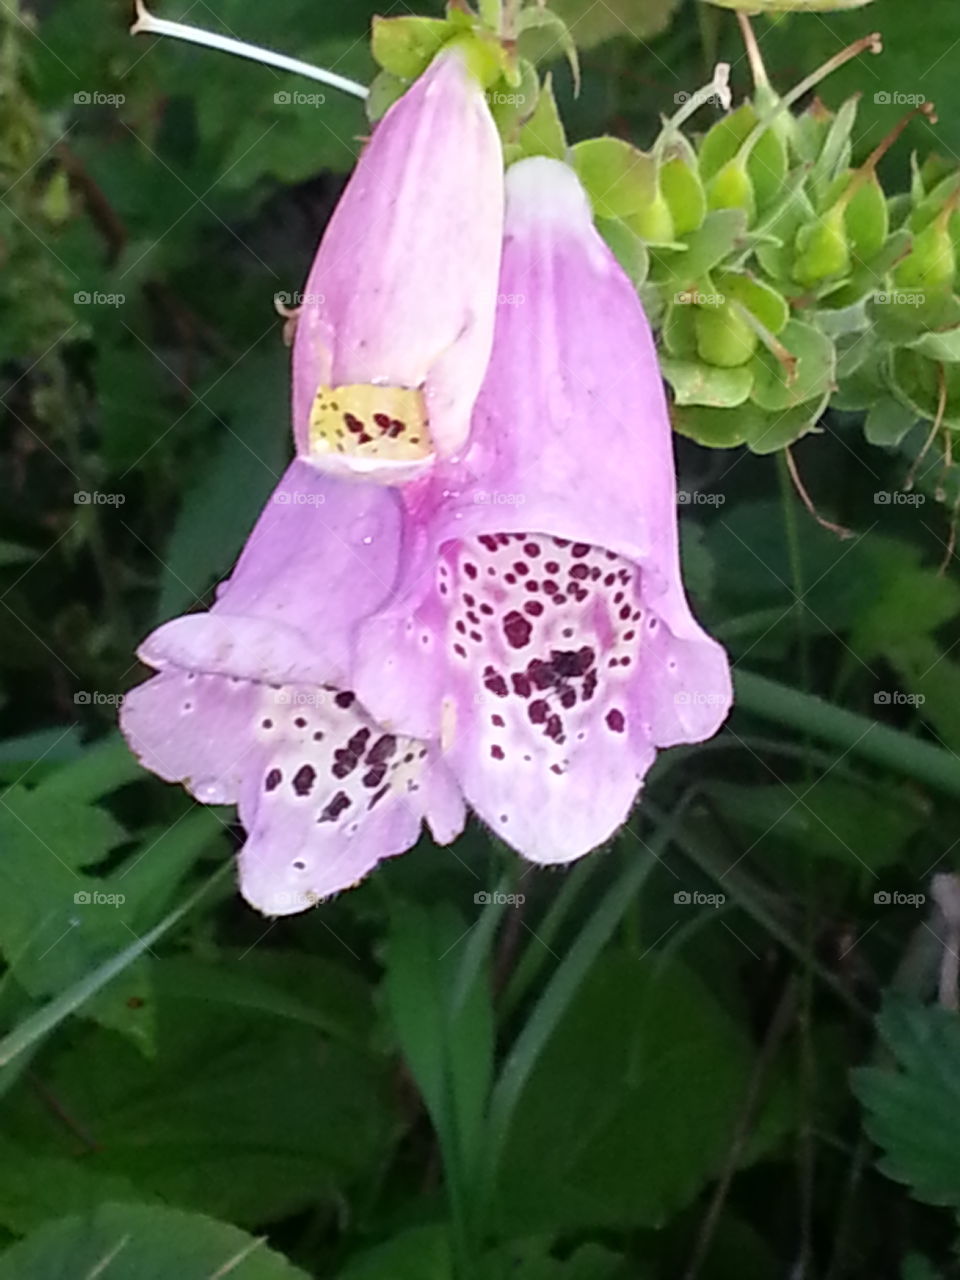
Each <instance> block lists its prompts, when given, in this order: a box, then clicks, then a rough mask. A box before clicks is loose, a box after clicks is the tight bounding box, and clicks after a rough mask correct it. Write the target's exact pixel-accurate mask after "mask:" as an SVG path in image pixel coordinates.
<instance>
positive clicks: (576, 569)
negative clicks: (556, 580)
mask: <svg viewBox="0 0 960 1280" xmlns="http://www.w3.org/2000/svg"><path fill="white" fill-rule="evenodd" d="M589 576H590V566H589V565H585V564H575V565H574V566H573V568H572V569H571V570H570V577H571V578H576V579H577V581H578V582H583V580H584V579H585V578H589Z"/></svg>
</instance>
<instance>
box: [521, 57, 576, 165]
mask: <svg viewBox="0 0 960 1280" xmlns="http://www.w3.org/2000/svg"><path fill="white" fill-rule="evenodd" d="M518 142H519V145H520V152H519V154H520V155H522V156H550V157H551V158H552V159H554V160H562V159H563V158H564V157H565V156H566V154H567V138H566V134H565V133H564V131H563V121H562V120H561V119H560V113H559V111H558V110H557V101H556V98H555V97H554V96H553V82H552V79H551V77H550V76H547V77H546V79H545V80H544V82H543V87H542V89H541V90H540V96H539V97H538V98H537V107H536V110H535V111H534V113H533V115H532V116H531V117H530V119H529V120H528V121H527V122H526V124H525V125H524V126H523V127H522V129H521V130H520V135H519V138H518Z"/></svg>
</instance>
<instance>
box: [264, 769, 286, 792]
mask: <svg viewBox="0 0 960 1280" xmlns="http://www.w3.org/2000/svg"><path fill="white" fill-rule="evenodd" d="M282 781H283V774H282V773H281V772H280V770H279V769H271V770H270V772H269V773H268V774H267V779H266V782H264V784H263V788H264V790H265V791H276V789H277V787H279V785H280V783H281V782H282Z"/></svg>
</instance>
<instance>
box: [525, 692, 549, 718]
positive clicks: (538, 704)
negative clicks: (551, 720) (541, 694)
mask: <svg viewBox="0 0 960 1280" xmlns="http://www.w3.org/2000/svg"><path fill="white" fill-rule="evenodd" d="M549 710H550V707H549V705H548V703H547V700H546V698H537V699H535V700H534V701H533V702H531V703H530V705H529V707H527V715H528V716H529V717H530V723H531V724H545V723H546V719H547V712H548V711H549Z"/></svg>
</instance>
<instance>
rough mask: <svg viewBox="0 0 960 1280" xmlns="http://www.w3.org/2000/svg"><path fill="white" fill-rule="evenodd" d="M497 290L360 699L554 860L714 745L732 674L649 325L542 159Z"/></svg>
mask: <svg viewBox="0 0 960 1280" xmlns="http://www.w3.org/2000/svg"><path fill="white" fill-rule="evenodd" d="M500 293H501V306H500V308H499V312H498V320H497V330H496V335H495V340H494V349H493V354H492V356H491V362H490V366H489V369H488V372H487V377H486V380H485V383H484V387H483V389H482V391H481V395H480V397H479V400H478V402H477V407H476V410H475V413H474V423H473V429H472V433H471V441H470V448H469V451H468V453H467V455H466V457H465V459H464V461H463V464H462V465H460V466H458V467H456V468H454V467H450V468H447V469H446V470H445V471H444V472H442V473H437V474H436V475H435V476H434V477H432V479H431V487H430V489H429V494H428V495H427V496H424V493H420V494H418V495H417V502H418V511H419V524H420V536H419V540H416V541H414V540H411V539H408V541H407V546H408V550H407V553H406V555H405V573H404V579H403V582H402V583H401V585H400V587H399V588H398V592H397V594H396V596H395V597H394V599H393V601H392V603H391V604H390V605H389V606H387V607H385V608H384V609H383V610H382V611H381V612H379V613H378V614H377V615H375V616H373V617H371V618H370V619H368V620H367V622H366V623H364V625H363V627H362V629H361V640H360V661H359V672H358V675H357V680H356V683H355V687H356V688H357V690H358V692H359V693H360V694H361V696H362V697H363V699H364V701H365V703H366V705H367V706H369V707H370V708H371V710H372V711H373V712H374V713H376V714H377V715H378V716H380V717H381V718H384V719H388V720H389V721H391V722H392V723H394V724H395V725H397V726H398V727H400V728H402V729H404V730H405V731H407V732H411V733H416V734H417V735H419V736H427V735H429V734H430V733H431V732H436V730H435V728H433V727H432V726H435V725H436V723H437V721H438V720H439V722H440V723H441V725H443V726H444V729H443V731H442V742H443V745H444V746H445V747H446V750H447V759H448V760H449V762H450V763H451V765H452V766H453V768H454V770H455V772H456V774H457V776H458V777H459V778H460V780H461V782H462V784H463V786H464V789H465V792H466V795H467V798H468V800H469V801H470V802H471V803H472V804H473V805H474V807H475V808H476V809H477V810H478V812H480V813H481V814H482V815H483V816H484V817H485V818H486V819H487V821H488V822H490V823H491V825H493V826H494V828H495V829H496V830H497V831H498V834H500V835H501V836H502V837H503V838H504V839H505V840H507V841H509V842H510V843H512V844H514V845H515V847H516V848H518V849H519V850H520V852H522V853H523V854H525V855H526V856H528V857H531V858H534V859H536V860H538V861H540V860H542V861H562V860H567V859H569V858H572V857H576V856H579V854H582V853H586V852H587V851H588V850H589V849H590V848H591V847H593V845H595V844H596V843H598V842H600V841H602V840H603V839H606V838H607V836H609V835H610V834H611V833H612V832H613V831H614V830H615V829H616V827H617V826H618V825H619V824H620V823H621V822H622V821H623V820H624V817H625V815H626V814H627V812H628V811H629V807H630V803H631V801H632V799H633V797H634V795H635V793H636V791H637V789H638V787H639V784H640V782H641V780H642V778H643V776H644V774H645V772H646V770H647V769H648V768H649V766H650V764H651V763H652V761H653V758H654V754H655V749H656V748H659V747H666V746H671V745H674V744H675V743H678V742H691V741H700V740H702V739H703V738H706V737H709V736H710V735H711V734H712V733H714V732H716V730H717V728H718V727H719V725H720V724H721V723H722V721H723V719H724V717H725V716H726V714H727V711H728V710H729V706H730V701H731V684H730V674H729V665H728V662H727V658H726V655H725V653H724V651H723V649H722V648H721V647H720V645H718V644H717V643H716V642H715V641H714V640H712V639H711V638H710V637H709V636H707V635H706V634H705V633H704V632H703V630H702V629H701V628H700V626H699V624H698V623H697V622H696V621H695V619H694V618H693V616H692V614H691V612H690V609H689V606H688V604H687V600H686V596H685V594H684V590H683V584H682V581H681V577H680V563H679V550H678V531H677V510H676V480H675V474H674V462H673V454H672V438H671V431H670V424H669V420H668V417H667V411H666V404H665V400H664V394H663V387H662V383H661V379H660V374H659V370H658V367H657V362H656V354H655V351H654V347H653V340H652V337H651V334H650V329H649V325H648V324H647V321H646V318H645V316H644V314H643V311H642V309H641V307H640V305H639V303H638V301H637V298H636V293H635V291H634V289H633V286H632V285H631V284H630V282H629V281H628V280H627V279H626V277H625V276H624V275H623V272H622V271H621V270H620V268H619V266H618V265H617V263H616V261H615V260H614V258H613V257H612V255H611V254H610V252H609V251H608V249H607V248H606V246H605V245H604V244H603V242H602V240H601V239H600V237H599V236H598V234H597V233H596V231H595V230H594V227H593V223H592V219H591V215H590V210H589V206H588V203H587V200H586V197H585V195H584V193H583V191H582V190H581V188H580V186H579V183H578V182H577V179H576V177H575V176H574V175H573V173H572V172H571V171H570V170H569V169H568V168H566V167H565V166H564V165H562V164H559V163H558V162H556V161H551V160H546V159H542V158H538V159H535V160H527V161H522V162H520V163H518V164H516V165H514V166H513V167H512V168H511V169H510V170H509V171H508V174H507V215H506V234H505V243H504V254H503V265H502V272H501V283H500ZM581 664H585V665H584V667H583V670H580V669H579V668H580V665H581ZM581 735H582V736H581ZM498 766H502V768H499V770H498Z"/></svg>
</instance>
